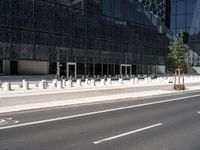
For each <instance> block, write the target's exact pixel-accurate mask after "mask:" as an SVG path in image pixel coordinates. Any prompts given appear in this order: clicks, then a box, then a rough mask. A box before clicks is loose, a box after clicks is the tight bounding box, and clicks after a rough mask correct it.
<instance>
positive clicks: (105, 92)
mask: <svg viewBox="0 0 200 150" xmlns="http://www.w3.org/2000/svg"><path fill="white" fill-rule="evenodd" d="M191 90H200V83H198V84H189V85H188V86H187V90H186V91H191ZM177 92H180V91H174V90H173V89H172V85H153V86H152V85H151V86H138V87H136V86H134V87H133V86H130V85H129V86H120V87H107V88H105V87H97V88H92V87H91V88H88V89H84V90H83V89H82V90H81V89H79V88H76V89H73V90H68V91H66V90H60V91H54V92H53V90H52V91H51V90H48V91H46V93H45V92H39V93H38V92H37V93H32V94H31V93H20V94H19V93H17V94H16V93H14V94H11V95H8V94H7V95H6V94H4V95H1V96H0V113H8V112H15V111H25V110H32V109H42V108H50V107H60V106H68V105H80V104H85V103H95V102H103V101H112V100H119V99H125V98H139V97H149V96H156V95H162V94H172V93H177Z"/></svg>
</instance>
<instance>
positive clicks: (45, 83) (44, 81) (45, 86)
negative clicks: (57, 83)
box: [42, 80, 47, 89]
mask: <svg viewBox="0 0 200 150" xmlns="http://www.w3.org/2000/svg"><path fill="white" fill-rule="evenodd" d="M42 82H43V84H44V88H45V89H46V88H47V80H42Z"/></svg>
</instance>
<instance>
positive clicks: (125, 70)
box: [120, 64, 132, 76]
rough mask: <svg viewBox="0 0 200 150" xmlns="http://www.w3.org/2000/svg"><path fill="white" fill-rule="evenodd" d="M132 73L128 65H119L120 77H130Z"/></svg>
mask: <svg viewBox="0 0 200 150" xmlns="http://www.w3.org/2000/svg"><path fill="white" fill-rule="evenodd" d="M131 73H132V66H131V65H130V64H121V65H120V75H121V76H127V75H131Z"/></svg>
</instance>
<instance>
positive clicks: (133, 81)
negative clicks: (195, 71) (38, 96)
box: [0, 76, 200, 91]
mask: <svg viewBox="0 0 200 150" xmlns="http://www.w3.org/2000/svg"><path fill="white" fill-rule="evenodd" d="M171 80H172V81H173V80H174V78H173V77H165V78H164V77H158V78H156V79H151V77H146V78H144V79H143V80H141V79H140V80H139V79H138V78H137V77H135V78H130V80H129V81H128V82H127V80H124V79H123V78H119V80H118V85H123V84H126V85H127V84H129V85H137V84H141V83H142V84H151V83H157V84H163V83H169V81H171ZM185 81H188V82H196V81H199V82H200V76H188V77H186V78H185ZM112 82H113V83H112ZM115 83H116V82H115V81H112V80H111V78H107V79H105V78H103V79H101V80H100V82H99V83H98V85H100V86H102V87H104V86H106V85H108V86H109V85H111V84H113V85H114V84H115ZM96 84H97V83H96V80H95V79H85V83H84V84H83V82H82V80H81V79H77V81H76V84H75V86H76V87H82V86H83V85H85V86H92V87H93V86H96ZM33 85H34V86H33ZM73 86H74V85H73V81H72V80H67V81H66V80H65V79H63V80H61V81H60V80H57V79H53V80H52V82H51V83H48V82H47V81H46V80H42V81H39V83H38V84H30V83H29V82H28V81H26V80H23V81H22V84H21V86H19V87H17V88H22V89H23V90H30V89H33V88H39V89H47V88H53V89H54V88H57V89H63V88H65V87H67V88H71V87H73ZM15 87H16V85H15ZM0 88H2V89H3V90H5V91H10V90H11V83H10V82H5V83H4V84H2V82H1V81H0ZM12 88H13V87H12Z"/></svg>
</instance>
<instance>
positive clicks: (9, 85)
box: [3, 82, 11, 91]
mask: <svg viewBox="0 0 200 150" xmlns="http://www.w3.org/2000/svg"><path fill="white" fill-rule="evenodd" d="M3 90H4V91H11V83H10V82H5V83H4V84H3Z"/></svg>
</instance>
